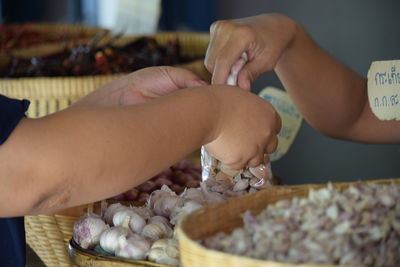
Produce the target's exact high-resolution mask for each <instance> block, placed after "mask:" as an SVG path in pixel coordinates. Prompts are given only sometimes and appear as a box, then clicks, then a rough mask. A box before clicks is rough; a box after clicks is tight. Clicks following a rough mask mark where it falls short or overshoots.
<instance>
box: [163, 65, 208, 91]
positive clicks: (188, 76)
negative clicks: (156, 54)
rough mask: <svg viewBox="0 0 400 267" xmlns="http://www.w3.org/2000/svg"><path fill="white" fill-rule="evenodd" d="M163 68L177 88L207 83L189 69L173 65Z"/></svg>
mask: <svg viewBox="0 0 400 267" xmlns="http://www.w3.org/2000/svg"><path fill="white" fill-rule="evenodd" d="M163 70H164V72H165V73H166V75H167V77H168V78H169V79H170V80H171V81H172V83H173V84H174V85H175V86H176V87H177V88H178V89H181V88H188V87H198V86H205V85H207V83H206V82H205V81H202V80H201V79H200V78H199V77H198V76H197V75H196V74H195V73H193V72H191V71H189V70H186V69H181V68H175V67H164V68H163Z"/></svg>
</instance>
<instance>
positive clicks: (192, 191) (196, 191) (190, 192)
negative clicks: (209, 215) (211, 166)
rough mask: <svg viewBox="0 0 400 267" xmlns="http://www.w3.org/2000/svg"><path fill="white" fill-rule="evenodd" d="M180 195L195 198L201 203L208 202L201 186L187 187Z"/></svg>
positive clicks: (194, 199)
mask: <svg viewBox="0 0 400 267" xmlns="http://www.w3.org/2000/svg"><path fill="white" fill-rule="evenodd" d="M180 196H181V197H183V198H184V199H188V200H193V201H196V202H197V203H200V204H205V203H206V200H205V198H204V195H203V192H201V189H200V188H186V189H185V191H183V193H182V194H181V195H180Z"/></svg>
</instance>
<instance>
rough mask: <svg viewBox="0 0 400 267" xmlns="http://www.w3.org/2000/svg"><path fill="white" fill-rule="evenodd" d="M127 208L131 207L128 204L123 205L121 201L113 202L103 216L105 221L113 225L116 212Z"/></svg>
mask: <svg viewBox="0 0 400 267" xmlns="http://www.w3.org/2000/svg"><path fill="white" fill-rule="evenodd" d="M126 209H129V208H128V207H127V206H124V205H121V204H120V203H114V204H111V205H110V206H108V208H107V209H106V211H105V212H104V216H103V218H104V221H105V222H106V223H107V224H109V225H113V217H114V214H115V213H116V212H118V211H120V210H126Z"/></svg>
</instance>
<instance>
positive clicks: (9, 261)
mask: <svg viewBox="0 0 400 267" xmlns="http://www.w3.org/2000/svg"><path fill="white" fill-rule="evenodd" d="M28 107H29V101H28V100H16V99H10V98H7V97H5V96H2V95H0V145H1V144H3V143H4V142H6V140H7V138H8V137H9V136H10V134H11V133H12V131H13V130H14V129H15V127H16V126H17V125H18V123H19V121H20V120H21V119H22V118H23V117H24V116H25V112H26V110H27V109H28ZM25 265H26V264H25V227H24V217H16V218H0V266H2V267H8V266H10V267H11V266H12V267H24V266H25Z"/></svg>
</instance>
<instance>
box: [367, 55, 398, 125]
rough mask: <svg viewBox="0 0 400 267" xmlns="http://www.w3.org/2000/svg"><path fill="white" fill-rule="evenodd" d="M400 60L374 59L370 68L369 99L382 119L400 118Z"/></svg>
mask: <svg viewBox="0 0 400 267" xmlns="http://www.w3.org/2000/svg"><path fill="white" fill-rule="evenodd" d="M399 71H400V60H387V61H374V62H372V64H371V67H370V68H369V70H368V100H369V105H370V107H371V109H372V112H373V113H374V114H375V116H376V117H377V118H378V119H380V120H400V72H399Z"/></svg>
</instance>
